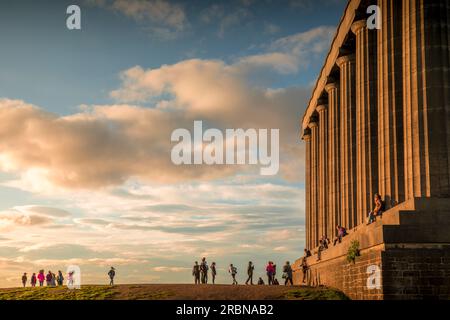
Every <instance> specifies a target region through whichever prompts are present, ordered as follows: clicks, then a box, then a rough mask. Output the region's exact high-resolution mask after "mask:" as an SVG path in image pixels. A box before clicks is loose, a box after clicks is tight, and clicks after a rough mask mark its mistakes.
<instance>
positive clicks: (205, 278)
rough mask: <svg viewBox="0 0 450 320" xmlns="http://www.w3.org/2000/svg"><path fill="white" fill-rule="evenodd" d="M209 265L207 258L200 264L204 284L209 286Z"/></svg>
mask: <svg viewBox="0 0 450 320" xmlns="http://www.w3.org/2000/svg"><path fill="white" fill-rule="evenodd" d="M208 269H209V267H208V263H207V262H206V258H205V257H203V258H202V262H201V263H200V272H201V276H202V283H203V284H208Z"/></svg>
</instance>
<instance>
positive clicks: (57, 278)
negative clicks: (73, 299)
mask: <svg viewBox="0 0 450 320" xmlns="http://www.w3.org/2000/svg"><path fill="white" fill-rule="evenodd" d="M69 277H70V274H69ZM69 280H70V279H69ZM38 282H39V286H40V287H42V286H43V285H44V282H45V283H46V285H47V287H56V286H57V285H58V286H62V285H63V284H64V276H63V274H62V272H61V270H59V271H58V275H56V274H54V273H53V272H51V271H50V270H49V271H48V272H47V274H45V272H44V270H39V272H38V274H37V275H36V273H33V274H32V275H31V278H30V285H31V286H32V287H36V285H37V283H38ZM27 283H28V276H27V273H26V272H25V273H24V274H23V275H22V285H23V287H24V288H25V287H26V286H27Z"/></svg>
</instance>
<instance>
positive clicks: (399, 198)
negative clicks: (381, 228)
mask: <svg viewBox="0 0 450 320" xmlns="http://www.w3.org/2000/svg"><path fill="white" fill-rule="evenodd" d="M378 6H379V7H380V9H381V12H382V15H381V16H382V19H381V29H380V30H378V32H377V52H378V66H377V69H378V72H377V82H378V184H379V185H378V189H379V193H380V194H381V196H382V198H383V199H384V201H385V204H386V207H387V208H389V207H392V206H395V205H396V204H398V203H400V202H403V201H404V199H405V188H404V185H405V184H404V155H403V153H404V150H403V110H402V109H403V108H402V106H403V102H402V100H403V93H402V87H403V84H402V41H401V28H402V24H401V15H402V12H401V1H392V0H378Z"/></svg>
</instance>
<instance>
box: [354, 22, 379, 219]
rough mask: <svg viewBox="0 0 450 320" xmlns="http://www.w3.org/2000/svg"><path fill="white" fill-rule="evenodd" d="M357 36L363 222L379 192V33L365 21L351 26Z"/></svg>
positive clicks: (359, 200)
mask: <svg viewBox="0 0 450 320" xmlns="http://www.w3.org/2000/svg"><path fill="white" fill-rule="evenodd" d="M351 29H352V31H353V33H354V34H355V36H356V189H357V190H358V192H357V196H356V212H357V221H356V223H357V224H358V225H359V224H361V223H364V222H365V220H366V217H367V213H368V212H369V211H370V210H371V206H372V204H373V200H372V199H373V195H374V194H375V193H376V192H378V153H377V152H378V150H377V132H378V128H377V104H376V94H377V92H376V90H375V88H376V72H377V69H376V55H375V53H376V52H375V51H376V31H374V30H369V29H367V28H366V20H360V21H357V22H355V23H353V25H352V28H351Z"/></svg>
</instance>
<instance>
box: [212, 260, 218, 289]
mask: <svg viewBox="0 0 450 320" xmlns="http://www.w3.org/2000/svg"><path fill="white" fill-rule="evenodd" d="M216 275H217V270H216V263H215V262H213V263H211V276H212V283H213V284H215V283H216Z"/></svg>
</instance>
